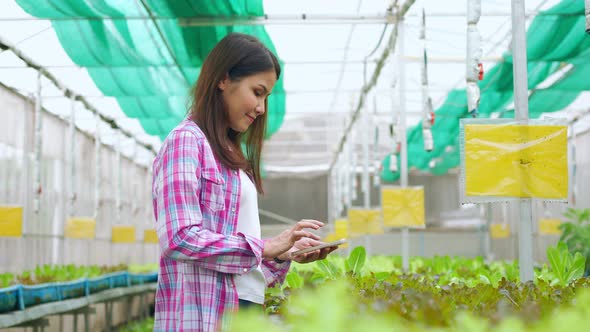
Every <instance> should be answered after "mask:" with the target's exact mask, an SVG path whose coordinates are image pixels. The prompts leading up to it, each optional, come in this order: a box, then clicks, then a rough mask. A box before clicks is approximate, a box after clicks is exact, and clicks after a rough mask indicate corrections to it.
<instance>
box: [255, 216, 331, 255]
mask: <svg viewBox="0 0 590 332" xmlns="http://www.w3.org/2000/svg"><path fill="white" fill-rule="evenodd" d="M322 226H324V223H323V222H321V221H317V220H312V219H303V220H300V221H298V222H297V223H296V224H295V225H293V227H291V228H289V229H287V230H285V231H283V232H282V233H281V234H279V235H277V236H275V237H273V238H270V239H268V240H266V241H265V242H264V249H263V251H262V257H263V258H264V259H273V258H275V257H279V256H280V255H281V254H283V253H285V252H287V251H288V250H289V249H291V248H292V247H293V245H294V244H295V242H297V241H298V240H299V239H302V238H310V239H314V240H319V239H320V237H319V236H317V235H315V234H313V233H311V232H309V231H306V229H314V230H317V229H319V228H320V227H322Z"/></svg>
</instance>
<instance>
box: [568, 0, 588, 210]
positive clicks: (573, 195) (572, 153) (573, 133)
mask: <svg viewBox="0 0 590 332" xmlns="http://www.w3.org/2000/svg"><path fill="white" fill-rule="evenodd" d="M589 1H590V0H589ZM570 131H571V139H570V142H571V143H570V165H571V166H570V167H571V172H570V185H571V187H570V188H571V190H570V195H571V196H570V204H571V206H572V207H575V206H576V199H577V196H578V186H577V181H576V172H577V168H578V165H577V164H576V126H575V122H573V123H572V124H571V125H570Z"/></svg>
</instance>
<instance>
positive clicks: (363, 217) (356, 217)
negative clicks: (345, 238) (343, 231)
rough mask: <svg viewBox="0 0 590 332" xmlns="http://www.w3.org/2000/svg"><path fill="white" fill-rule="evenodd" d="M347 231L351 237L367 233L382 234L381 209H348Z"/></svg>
mask: <svg viewBox="0 0 590 332" xmlns="http://www.w3.org/2000/svg"><path fill="white" fill-rule="evenodd" d="M348 233H349V235H350V237H353V238H354V237H359V236H362V235H367V234H383V228H382V227H381V211H380V210H378V209H361V208H350V209H348Z"/></svg>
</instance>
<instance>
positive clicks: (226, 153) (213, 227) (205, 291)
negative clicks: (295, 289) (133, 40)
mask: <svg viewBox="0 0 590 332" xmlns="http://www.w3.org/2000/svg"><path fill="white" fill-rule="evenodd" d="M280 72H281V69H280V65H279V62H278V61H277V59H276V57H275V56H274V55H273V54H272V52H270V51H269V50H268V49H267V48H266V47H265V46H264V45H263V44H262V43H260V42H259V41H258V40H257V39H255V38H254V37H251V36H248V35H244V34H237V33H233V34H230V35H228V36H226V37H225V38H224V39H222V40H221V41H220V42H219V43H218V44H217V45H216V46H215V47H214V48H213V50H212V51H211V53H210V54H209V55H208V56H207V58H206V59H205V61H204V63H203V66H202V69H201V73H200V75H199V78H198V80H197V83H196V86H195V88H194V93H193V96H192V97H193V102H192V105H191V108H190V111H189V112H190V113H189V116H188V118H187V119H186V120H185V121H183V122H182V123H181V124H180V125H179V126H178V127H176V128H175V129H174V130H172V132H171V133H170V134H169V135H168V137H167V138H166V140H165V141H164V143H163V144H162V147H161V149H160V152H159V153H158V155H157V157H156V159H155V160H154V165H153V170H154V171H153V176H154V178H153V188H152V195H153V205H154V214H155V217H156V225H157V231H158V238H159V243H160V247H161V257H160V272H159V275H158V289H157V292H156V299H155V302H156V303H155V305H156V312H155V325H154V330H156V331H189V330H190V331H217V330H220V329H225V328H227V327H228V319H227V318H228V317H229V316H230V315H228V314H227V313H230V312H231V311H233V310H235V309H236V308H237V306H238V303H240V305H246V304H252V303H254V305H261V304H263V302H264V289H265V287H266V286H267V285H268V286H272V285H273V284H275V283H282V282H283V280H284V278H285V274H286V273H287V271H288V270H289V266H290V260H291V259H293V260H295V261H297V262H301V263H307V262H312V261H315V260H318V259H323V258H325V257H326V256H327V255H328V254H329V253H330V252H331V251H332V250H334V249H336V248H326V249H322V250H316V251H314V252H311V253H308V254H305V255H301V256H297V257H291V256H290V253H291V252H293V251H295V250H299V249H304V248H307V247H310V246H314V245H318V244H320V242H319V241H318V240H319V238H318V236H317V235H315V234H313V233H311V232H309V230H317V229H319V228H320V227H322V226H323V223H321V222H319V221H316V220H301V221H299V222H298V223H296V224H295V225H293V227H291V228H290V229H287V230H285V231H284V232H282V233H281V234H280V235H278V236H276V237H273V238H270V239H265V240H261V239H260V237H261V236H260V220H259V216H258V206H257V192H258V193H262V182H261V178H260V153H261V148H262V141H263V137H264V132H265V127H266V118H267V114H266V107H267V98H268V95H269V94H270V93H271V91H272V88H273V87H274V85H275V83H276V81H277V80H278V78H279V76H280ZM242 142H243V143H245V150H246V154H244V153H243V152H242V149H241V146H240V144H241V143H242Z"/></svg>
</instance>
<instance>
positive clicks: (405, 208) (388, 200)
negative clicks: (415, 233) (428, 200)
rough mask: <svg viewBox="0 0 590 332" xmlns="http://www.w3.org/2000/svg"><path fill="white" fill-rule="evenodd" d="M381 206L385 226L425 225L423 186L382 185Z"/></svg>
mask: <svg viewBox="0 0 590 332" xmlns="http://www.w3.org/2000/svg"><path fill="white" fill-rule="evenodd" d="M381 207H382V209H383V225H384V226H386V227H420V228H423V227H425V222H424V219H425V218H424V188H423V187H409V188H401V187H383V188H382V189H381Z"/></svg>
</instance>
